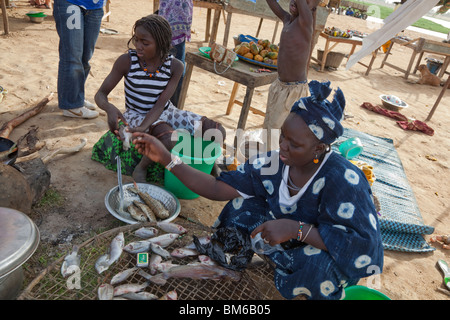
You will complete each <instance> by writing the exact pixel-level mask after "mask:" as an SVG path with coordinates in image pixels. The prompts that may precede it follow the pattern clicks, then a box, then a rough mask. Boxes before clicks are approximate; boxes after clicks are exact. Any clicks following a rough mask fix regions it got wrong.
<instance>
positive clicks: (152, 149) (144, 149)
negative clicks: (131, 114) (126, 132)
mask: <svg viewBox="0 0 450 320" xmlns="http://www.w3.org/2000/svg"><path fill="white" fill-rule="evenodd" d="M133 144H134V145H135V148H136V149H137V151H138V152H139V153H140V154H142V155H144V156H146V157H148V158H149V159H150V160H152V161H154V162H159V163H161V164H162V165H163V166H166V165H167V164H168V163H169V162H170V161H171V159H172V158H171V155H170V152H169V150H167V148H166V147H165V146H164V145H163V144H162V142H161V141H159V140H158V139H157V138H155V137H153V136H151V135H149V134H147V133H144V132H133Z"/></svg>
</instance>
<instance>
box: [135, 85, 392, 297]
mask: <svg viewBox="0 0 450 320" xmlns="http://www.w3.org/2000/svg"><path fill="white" fill-rule="evenodd" d="M309 87H310V92H311V96H310V97H307V98H302V99H300V100H298V101H297V102H296V103H295V104H294V106H293V107H292V110H291V113H290V114H289V115H288V117H287V118H286V120H285V121H284V124H283V126H282V127H281V136H280V150H279V151H271V152H268V153H266V154H260V155H258V156H256V157H255V158H254V159H250V160H249V161H247V162H246V163H245V164H242V165H240V166H239V167H238V169H237V170H236V171H230V172H226V173H225V172H223V173H222V174H221V176H220V177H219V178H217V179H216V178H214V177H212V176H210V175H207V174H205V173H202V172H199V171H197V170H195V169H193V168H192V167H190V166H188V165H186V164H183V163H181V164H179V162H178V161H177V159H175V158H173V156H171V154H170V153H169V152H168V151H167V150H166V149H165V148H163V147H162V146H161V144H160V143H159V142H158V141H157V140H156V139H154V138H153V137H151V136H149V135H146V134H143V133H134V134H133V136H134V137H135V140H134V142H135V144H136V148H138V151H139V152H141V153H142V154H145V155H146V156H148V157H149V158H150V159H152V160H154V161H157V162H160V163H161V164H163V165H165V166H167V165H168V164H170V165H169V167H172V166H173V165H174V164H178V165H175V166H174V167H173V168H172V170H171V171H172V173H173V174H174V175H175V176H177V177H178V178H179V179H180V180H181V181H182V182H183V183H184V184H185V185H186V186H187V187H189V188H190V189H191V190H192V191H194V192H195V193H197V194H199V195H201V196H204V197H206V198H209V199H213V200H231V201H229V202H228V204H227V205H226V206H225V207H224V209H223V211H222V213H221V214H220V216H219V218H218V220H217V222H216V224H215V227H217V228H221V227H236V228H237V229H239V230H240V231H241V232H243V233H246V234H248V235H249V236H251V237H255V236H256V235H257V234H258V233H259V234H260V236H261V238H262V239H264V241H265V242H266V243H268V244H270V245H271V246H275V245H277V244H281V247H282V248H283V250H278V251H275V252H273V253H270V254H269V255H267V257H268V258H269V259H270V261H271V263H273V266H274V268H275V275H274V281H275V286H276V287H277V289H278V290H279V291H280V293H281V294H282V295H283V296H284V297H285V298H288V299H291V298H294V297H296V296H298V295H304V296H306V297H307V298H310V299H341V298H343V297H344V288H345V287H346V286H349V285H354V284H356V283H357V282H358V281H359V280H360V279H361V278H363V277H367V276H370V275H372V274H375V273H381V271H382V267H383V246H382V242H381V236H380V225H379V222H378V218H377V212H376V209H375V205H374V201H373V196H372V192H371V189H370V186H369V183H368V181H367V179H366V177H365V175H364V173H363V172H362V171H361V170H360V169H359V168H357V167H356V166H354V165H353V164H352V163H350V162H349V161H348V160H347V159H345V158H344V157H342V156H341V155H340V154H338V153H335V152H333V151H332V150H331V148H330V145H331V143H333V142H334V141H335V140H336V139H337V138H338V137H339V136H341V135H342V133H343V130H344V129H343V127H342V125H341V124H340V120H341V118H342V116H343V112H344V106H345V99H344V96H343V93H342V91H341V90H340V89H338V90H337V91H336V95H335V97H334V100H333V102H329V101H328V100H326V98H327V97H328V95H329V94H330V93H331V89H330V88H329V82H328V83H319V82H317V81H312V82H311V83H310V84H309Z"/></svg>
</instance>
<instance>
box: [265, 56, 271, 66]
mask: <svg viewBox="0 0 450 320" xmlns="http://www.w3.org/2000/svg"><path fill="white" fill-rule="evenodd" d="M264 63H267V64H273V60H272V59H270V58H267V57H265V58H264Z"/></svg>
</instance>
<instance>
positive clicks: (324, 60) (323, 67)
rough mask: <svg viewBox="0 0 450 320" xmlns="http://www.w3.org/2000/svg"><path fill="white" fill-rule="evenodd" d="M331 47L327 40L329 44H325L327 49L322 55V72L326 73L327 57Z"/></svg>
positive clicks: (328, 42)
mask: <svg viewBox="0 0 450 320" xmlns="http://www.w3.org/2000/svg"><path fill="white" fill-rule="evenodd" d="M329 46H330V41H329V40H328V39H327V42H326V43H325V49H324V50H323V55H322V62H321V63H320V71H322V72H323V71H324V70H325V62H326V61H327V56H328V51H329V50H330V49H329Z"/></svg>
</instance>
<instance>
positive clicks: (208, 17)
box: [205, 8, 211, 42]
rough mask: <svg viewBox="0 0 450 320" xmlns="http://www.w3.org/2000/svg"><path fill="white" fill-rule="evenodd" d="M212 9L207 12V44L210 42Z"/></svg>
mask: <svg viewBox="0 0 450 320" xmlns="http://www.w3.org/2000/svg"><path fill="white" fill-rule="evenodd" d="M210 30H211V9H210V8H208V9H207V10H206V30H205V42H209V37H210V34H211V31H210Z"/></svg>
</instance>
